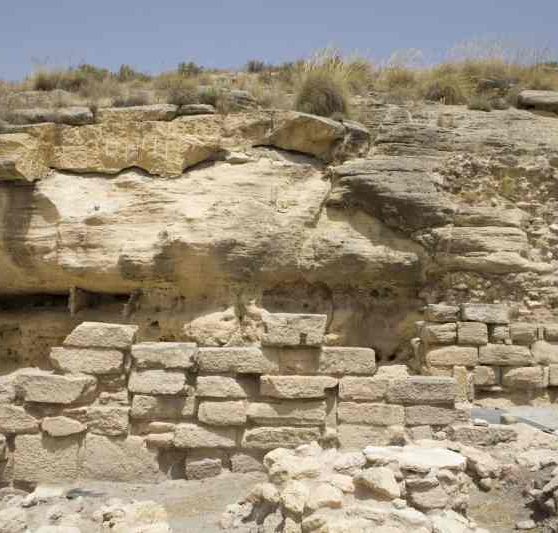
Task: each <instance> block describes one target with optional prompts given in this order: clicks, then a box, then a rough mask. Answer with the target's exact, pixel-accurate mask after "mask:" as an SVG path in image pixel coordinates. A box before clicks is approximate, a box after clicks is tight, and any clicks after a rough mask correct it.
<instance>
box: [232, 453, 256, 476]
mask: <svg viewBox="0 0 558 533" xmlns="http://www.w3.org/2000/svg"><path fill="white" fill-rule="evenodd" d="M263 469H264V468H263V464H262V461H261V458H258V457H255V456H253V455H249V454H247V453H241V452H239V453H234V454H232V455H231V472H235V473H239V474H244V473H247V472H261V471H263Z"/></svg>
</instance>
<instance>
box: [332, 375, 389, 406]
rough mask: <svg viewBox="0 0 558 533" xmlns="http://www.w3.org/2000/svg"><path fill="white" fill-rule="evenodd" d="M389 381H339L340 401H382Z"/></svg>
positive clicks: (360, 379) (365, 379) (365, 378)
mask: <svg viewBox="0 0 558 533" xmlns="http://www.w3.org/2000/svg"><path fill="white" fill-rule="evenodd" d="M388 382H389V380H388V379H387V378H382V377H352V376H349V377H345V378H341V379H340V380H339V398H340V399H341V400H369V401H381V400H383V398H384V396H385V394H386V391H387V387H388Z"/></svg>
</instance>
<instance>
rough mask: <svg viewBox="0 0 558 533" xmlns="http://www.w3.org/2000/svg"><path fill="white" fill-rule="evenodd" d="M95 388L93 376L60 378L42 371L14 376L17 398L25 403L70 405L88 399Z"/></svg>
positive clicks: (80, 375) (74, 375)
mask: <svg viewBox="0 0 558 533" xmlns="http://www.w3.org/2000/svg"><path fill="white" fill-rule="evenodd" d="M96 386H97V380H96V379H95V378H94V377H93V376H86V375H83V374H69V375H65V376H60V375H57V374H52V373H51V372H45V371H42V370H28V371H25V372H22V373H20V374H18V375H17V376H16V380H15V387H16V390H17V391H18V396H20V397H22V398H23V399H24V400H25V401H26V402H38V403H58V404H65V405H67V404H71V403H74V402H77V401H81V400H85V399H86V398H88V397H90V396H91V395H92V394H93V393H94V392H95V388H96Z"/></svg>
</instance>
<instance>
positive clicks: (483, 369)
mask: <svg viewBox="0 0 558 533" xmlns="http://www.w3.org/2000/svg"><path fill="white" fill-rule="evenodd" d="M473 376H474V377H473V379H474V383H475V386H477V387H492V386H494V385H499V383H500V369H499V368H498V367H492V366H476V367H475V370H474V372H473Z"/></svg>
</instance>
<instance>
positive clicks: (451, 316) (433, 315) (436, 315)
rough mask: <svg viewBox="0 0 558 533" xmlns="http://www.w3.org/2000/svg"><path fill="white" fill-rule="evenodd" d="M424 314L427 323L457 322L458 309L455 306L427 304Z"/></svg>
mask: <svg viewBox="0 0 558 533" xmlns="http://www.w3.org/2000/svg"><path fill="white" fill-rule="evenodd" d="M424 314H425V318H426V320H428V321H429V322H457V320H459V307H458V306H457V305H446V304H428V305H427V306H426V309H425V313H424Z"/></svg>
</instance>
